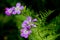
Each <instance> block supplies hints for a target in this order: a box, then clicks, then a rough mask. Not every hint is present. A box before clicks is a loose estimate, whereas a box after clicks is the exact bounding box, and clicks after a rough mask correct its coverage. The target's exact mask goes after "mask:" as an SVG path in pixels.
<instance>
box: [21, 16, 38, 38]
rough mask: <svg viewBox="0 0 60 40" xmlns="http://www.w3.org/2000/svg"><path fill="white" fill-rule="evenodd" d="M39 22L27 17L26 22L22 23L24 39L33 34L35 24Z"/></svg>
mask: <svg viewBox="0 0 60 40" xmlns="http://www.w3.org/2000/svg"><path fill="white" fill-rule="evenodd" d="M35 21H37V19H32V18H31V17H30V16H28V17H27V19H26V20H24V22H23V23H22V29H21V36H22V37H24V38H28V36H29V35H30V34H31V30H30V29H31V27H36V25H35V24H34V22H35Z"/></svg>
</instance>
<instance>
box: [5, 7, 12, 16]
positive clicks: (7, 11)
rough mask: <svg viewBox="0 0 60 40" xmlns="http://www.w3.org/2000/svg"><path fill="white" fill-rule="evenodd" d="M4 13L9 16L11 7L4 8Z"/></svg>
mask: <svg viewBox="0 0 60 40" xmlns="http://www.w3.org/2000/svg"><path fill="white" fill-rule="evenodd" d="M5 10H6V11H5V14H6V15H8V16H10V15H11V14H12V11H13V8H6V9H5Z"/></svg>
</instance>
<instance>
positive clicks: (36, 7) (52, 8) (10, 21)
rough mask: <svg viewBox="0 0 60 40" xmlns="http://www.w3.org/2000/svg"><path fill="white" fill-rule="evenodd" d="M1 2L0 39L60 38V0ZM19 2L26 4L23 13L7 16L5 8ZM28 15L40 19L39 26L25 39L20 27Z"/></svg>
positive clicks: (48, 39)
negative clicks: (21, 34)
mask: <svg viewBox="0 0 60 40" xmlns="http://www.w3.org/2000/svg"><path fill="white" fill-rule="evenodd" d="M0 2H1V3H0V30H1V31H0V40H3V39H4V40H60V31H59V30H60V6H59V5H60V0H5V1H4V0H0ZM17 2H21V3H22V4H23V5H25V7H24V10H23V11H22V13H21V14H20V15H11V16H6V15H5V13H4V11H5V10H4V9H5V8H6V7H12V6H15V5H16V3H17ZM51 14H52V15H51ZM54 15H55V16H54ZM27 16H31V17H33V18H37V19H38V21H37V22H36V25H37V27H36V28H32V29H31V30H32V33H31V35H29V38H28V39H25V38H22V37H21V36H20V29H21V24H22V22H23V21H24V20H25V19H26V17H27ZM49 17H50V18H49ZM52 18H53V19H52ZM48 19H49V20H50V22H48V21H49V20H48Z"/></svg>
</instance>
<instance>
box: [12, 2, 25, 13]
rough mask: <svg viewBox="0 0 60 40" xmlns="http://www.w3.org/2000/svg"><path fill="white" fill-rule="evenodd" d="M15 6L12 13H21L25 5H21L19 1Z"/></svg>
mask: <svg viewBox="0 0 60 40" xmlns="http://www.w3.org/2000/svg"><path fill="white" fill-rule="evenodd" d="M13 8H14V11H13V13H12V14H20V13H21V10H23V8H24V7H23V6H21V4H20V3H17V4H16V7H13Z"/></svg>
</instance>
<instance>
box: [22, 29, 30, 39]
mask: <svg viewBox="0 0 60 40" xmlns="http://www.w3.org/2000/svg"><path fill="white" fill-rule="evenodd" d="M30 34H31V30H27V29H26V28H24V29H21V37H24V38H28V36H29V35H30Z"/></svg>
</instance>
